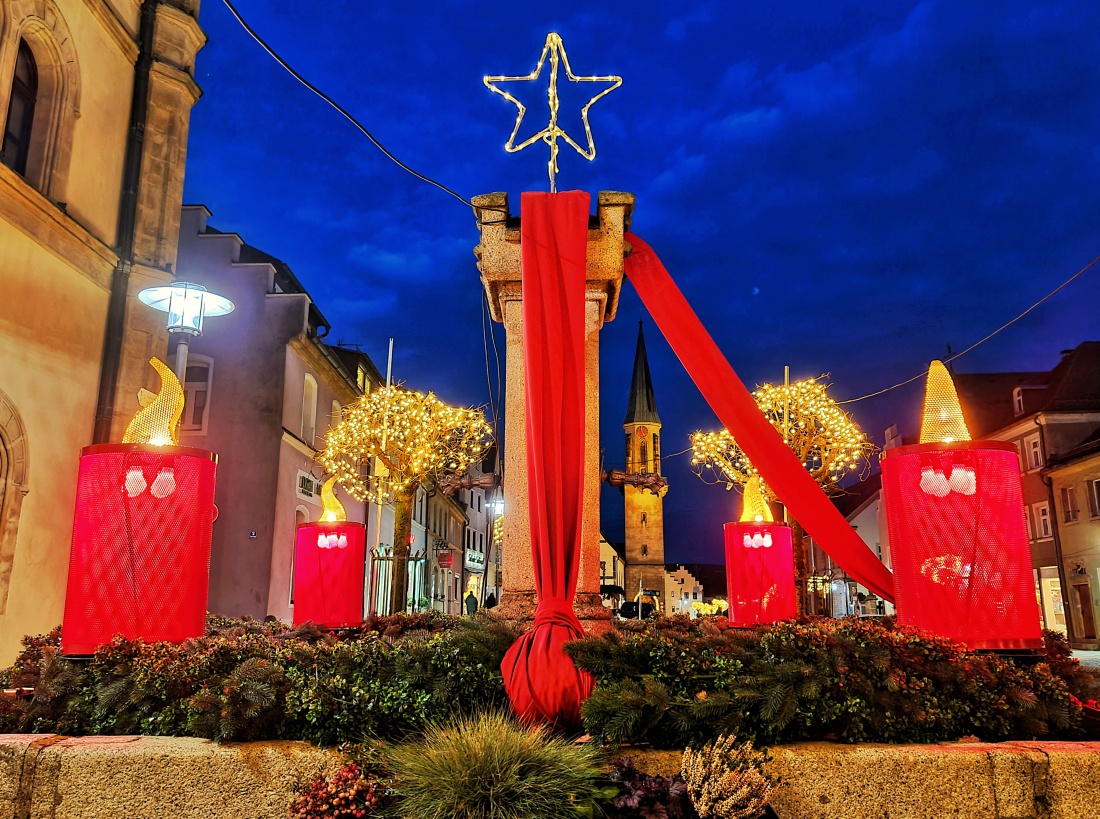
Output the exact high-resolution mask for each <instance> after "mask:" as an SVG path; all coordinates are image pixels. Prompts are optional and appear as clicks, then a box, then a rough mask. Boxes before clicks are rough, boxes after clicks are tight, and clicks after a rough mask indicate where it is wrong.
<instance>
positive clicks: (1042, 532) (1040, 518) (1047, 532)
mask: <svg viewBox="0 0 1100 819" xmlns="http://www.w3.org/2000/svg"><path fill="white" fill-rule="evenodd" d="M1032 509H1034V510H1035V539H1036V540H1044V539H1045V538H1048V537H1051V536H1052V534H1053V533H1052V531H1051V527H1050V506H1049V504H1046V503H1035V504H1032Z"/></svg>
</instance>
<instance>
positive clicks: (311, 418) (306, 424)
mask: <svg viewBox="0 0 1100 819" xmlns="http://www.w3.org/2000/svg"><path fill="white" fill-rule="evenodd" d="M316 437H317V379H315V378H314V377H313V376H312V375H310V374H309V373H306V378H305V384H304V386H303V387H302V440H303V441H305V442H306V443H307V444H309V445H310V446H313V439H314V438H316Z"/></svg>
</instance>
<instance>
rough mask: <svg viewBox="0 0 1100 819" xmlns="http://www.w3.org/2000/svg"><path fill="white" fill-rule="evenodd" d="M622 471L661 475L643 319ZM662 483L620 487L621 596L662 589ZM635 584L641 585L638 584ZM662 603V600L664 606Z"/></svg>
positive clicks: (630, 597) (625, 426) (625, 423)
mask: <svg viewBox="0 0 1100 819" xmlns="http://www.w3.org/2000/svg"><path fill="white" fill-rule="evenodd" d="M623 429H624V430H625V431H626V471H627V472H628V473H630V472H654V473H656V474H658V475H660V474H661V419H660V416H658V415H657V403H656V402H655V401H654V399H653V382H652V380H651V379H650V376H649V359H648V358H647V357H646V352H645V337H644V336H643V334H642V323H641V322H638V347H637V349H636V350H635V352H634V376H633V377H632V378H631V380H630V399H629V400H628V401H627V406H626V420H625V421H623ZM666 491H668V489H667V487H665V488H662V489H661V490H660V492H658V493H656V494H655V493H653V492H650V491H648V490H645V489H639V488H638V487H634V486H624V487H623V495H624V499H625V503H626V516H625V517H626V596H627V599H628V600H633V599H634V596H635V595H636V594H637V593H638V589H639V587H640V588H644V589H655V590H657V592H658V594H663V592H664V588H665V514H664V495H665V492H666ZM639 584H640V586H639ZM665 604H666V601H663V600H662V601H661V609H662V610H664V608H665Z"/></svg>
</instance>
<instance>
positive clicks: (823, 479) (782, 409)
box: [691, 376, 875, 610]
mask: <svg viewBox="0 0 1100 819" xmlns="http://www.w3.org/2000/svg"><path fill="white" fill-rule="evenodd" d="M822 378H824V376H822ZM753 397H754V398H755V399H756V404H757V406H759V407H760V410H761V412H763V413H764V415H765V416H766V417H767V419H768V421H769V423H771V425H772V426H773V427H775V429H776V430H777V431H778V432H779V434H780V435H782V436H783V440H784V442H786V444H787V446H789V447H790V448H791V450H792V451H793V452H794V453H795V455H797V456H798V459H799V460H800V461H802V465H803V466H804V467H805V468H806V471H807V472H809V473H810V475H811V476H812V477H813V479H814V480H815V481H816V482H817V483H818V485H820V486H821V487H822V488H823V489H824V490H825V491H826V492H838V491H840V480H841V478H843V477H844V476H845V475H849V474H853V473H854V474H858V475H859V476H860V477H861V478H862V477H863V476H864V475H865V474H866V473H867V472H868V471H869V470H870V463H871V462H870V458H871V456H872V455H873V454H874V452H875V446H874V444H872V443H871V442H870V441H869V440H868V439H867V436H866V435H864V434H863V431H862V430H861V429H860V428H859V427H858V426H857V425H856V424H855V422H854V421H853V420H852V418H851V416H850V415H848V413H846V412H845V411H844V410H842V409H841V408H840V407H839V406H838V405H837V403H836V401H834V400H833V399H832V398H831V397H830V396H829V393H828V386H827V385H826V384H823V383H822V379H821V378H807V379H804V380H802V381H793V382H790V383H787V384H778V385H775V384H764V385H763V386H760V387H758V388H757V389H756V391H755V392H754V393H753ZM691 449H692V458H691V463H692V465H693V466H694V467H695V469H696V473H697V474H698V475H699V477H700V478H702V479H703V480H706V481H708V482H711V483H725V485H726V488H727V489H732V488H733V487H734V486H741V487H744V486H746V485H747V484H749V482H750V481H759V473H758V472H757V469H756V467H755V466H754V465H753V464H752V462H751V461H750V460H749V458H748V456H747V455H746V454H745V451H744V450H743V449H742V448H741V446H740V445H739V444H738V442H737V440H736V439H735V438H734V437H733V435H731V434H730V432H729V430H726V429H723V430H719V431H718V432H695V433H693V434H692V436H691ZM759 489H760V492H761V494H762V496H763V498H764V500H765V501H771V500H774V499H775V497H774V494H773V493H771V491H770V490H769V489H768V487H767V486H766V485H765V484H764V483H763V481H759ZM791 535H792V538H793V560H794V574H795V583H796V585H797V588H798V589H799V599H798V603H799V607H800V609H802V610H804V609H805V599H804V598H803V592H802V590H803V589H804V588H805V581H806V579H807V568H806V557H805V551H804V549H803V547H802V527H801V526H799V525H798V522H797V521H792V531H791Z"/></svg>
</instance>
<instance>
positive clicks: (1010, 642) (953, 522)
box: [882, 361, 1043, 649]
mask: <svg viewBox="0 0 1100 819" xmlns="http://www.w3.org/2000/svg"><path fill="white" fill-rule="evenodd" d="M1018 458H1019V455H1018V453H1017V451H1016V448H1015V446H1013V445H1012V444H1011V443H1007V442H1004V441H971V440H970V434H969V431H968V430H967V428H966V424H965V422H964V420H963V415H962V408H961V407H960V405H959V400H958V396H957V394H956V393H955V386H954V384H953V382H952V381H951V376H950V374H949V373H948V372H947V368H946V367H944V366H943V364H942V363H941V362H939V361H933V362H932V366H931V367H930V369H929V373H928V387H927V392H926V395H925V404H924V417H923V421H922V425H921V442H920V443H919V444H912V445H909V446H900V447H895V448H893V449H888V450H886V451H885V452H884V453H883V455H882V491H883V500H884V504H885V508H886V521H887V525H888V527H889V534H890V546H891V552H892V555H893V563H894V583H895V593H896V595H897V609H898V622H899V623H901V624H903V625H910V626H916V627H918V628H923V629H928V630H929V631H934V632H936V633H937V634H941V635H943V636H945V637H950V638H951V639H953V640H958V641H960V642H963V643H966V645H967V646H968V647H969V648H971V649H1033V648H1040V647H1042V644H1043V639H1042V633H1041V631H1040V622H1039V609H1038V605H1037V604H1036V601H1035V581H1034V579H1033V575H1032V568H1031V550H1030V546H1029V544H1028V534H1027V526H1026V524H1025V520H1024V502H1023V491H1022V489H1021V485H1020V470H1019V460H1018Z"/></svg>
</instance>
